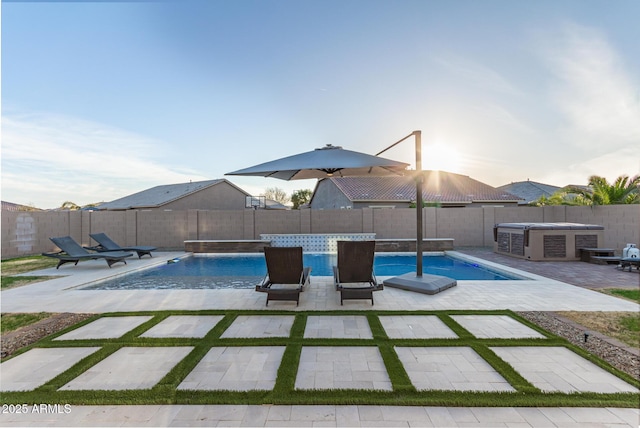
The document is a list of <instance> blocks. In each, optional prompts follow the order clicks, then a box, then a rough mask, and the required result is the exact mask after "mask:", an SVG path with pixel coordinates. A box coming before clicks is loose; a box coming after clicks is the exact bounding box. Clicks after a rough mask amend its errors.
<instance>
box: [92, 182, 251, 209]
mask: <svg viewBox="0 0 640 428" xmlns="http://www.w3.org/2000/svg"><path fill="white" fill-rule="evenodd" d="M247 196H250V195H249V194H248V193H247V192H245V191H244V190H242V189H240V188H239V187H238V186H236V185H235V184H233V183H231V182H229V181H227V180H225V179H217V180H206V181H194V182H189V183H180V184H166V185H161V186H156V187H152V188H150V189H147V190H143V191H141V192H137V193H134V194H131V195H129V196H125V197H123V198H120V199H116V200H114V201H111V202H106V203H104V204H100V205H99V206H98V207H97V208H96V209H98V210H101V211H102V210H111V211H114V210H187V209H191V210H193V209H196V210H240V209H245V208H246V205H245V201H246V198H247Z"/></svg>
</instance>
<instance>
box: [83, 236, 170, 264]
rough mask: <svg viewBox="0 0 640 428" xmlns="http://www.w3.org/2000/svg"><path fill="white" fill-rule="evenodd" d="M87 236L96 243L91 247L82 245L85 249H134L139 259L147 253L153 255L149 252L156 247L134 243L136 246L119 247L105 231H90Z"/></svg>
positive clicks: (103, 250) (102, 250) (100, 250)
mask: <svg viewBox="0 0 640 428" xmlns="http://www.w3.org/2000/svg"><path fill="white" fill-rule="evenodd" d="M89 236H90V237H91V239H93V240H94V241H96V242H97V243H98V245H95V246H93V247H84V248H86V249H87V250H93V251H98V252H105V251H135V252H136V254H138V258H139V259H140V258H142V256H144V255H148V256H149V257H153V256H152V255H151V252H152V251H155V250H156V249H157V248H156V247H151V246H147V245H136V246H133V247H121V246H120V245H118V244H116V243H115V242H114V241H113V240H112V239H111V238H109V237H108V236H107V234H106V233H90V234H89Z"/></svg>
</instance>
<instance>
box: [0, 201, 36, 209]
mask: <svg viewBox="0 0 640 428" xmlns="http://www.w3.org/2000/svg"><path fill="white" fill-rule="evenodd" d="M1 202H2V211H42V210H41V209H40V208H35V207H30V206H28V205H20V204H14V203H13V202H7V201H1Z"/></svg>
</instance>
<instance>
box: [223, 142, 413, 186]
mask: <svg viewBox="0 0 640 428" xmlns="http://www.w3.org/2000/svg"><path fill="white" fill-rule="evenodd" d="M408 166H409V164H407V163H404V162H397V161H394V160H390V159H385V158H381V157H379V156H373V155H368V154H366V153H360V152H353V151H351V150H344V149H343V148H342V147H340V146H332V145H331V144H327V145H326V146H325V147H323V148H320V149H315V150H313V151H311V152H305V153H300V154H297V155H293V156H288V157H286V158H281V159H277V160H274V161H271V162H265V163H261V164H260V165H256V166H252V167H249V168H245V169H240V170H238V171H233V172H228V173H226V174H225V175H244V176H255V177H274V178H279V179H281V180H306V179H310V178H326V177H332V176H334V175H335V176H338V177H342V176H364V175H391V174H402V173H403V171H404V170H405V169H406V168H407V167H408Z"/></svg>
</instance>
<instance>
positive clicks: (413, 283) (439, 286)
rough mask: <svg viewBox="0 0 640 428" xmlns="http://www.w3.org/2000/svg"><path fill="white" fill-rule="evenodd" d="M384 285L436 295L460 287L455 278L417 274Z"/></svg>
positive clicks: (398, 278) (410, 274)
mask: <svg viewBox="0 0 640 428" xmlns="http://www.w3.org/2000/svg"><path fill="white" fill-rule="evenodd" d="M382 283H383V284H384V286H385V287H393V288H400V289H402V290H409V291H415V292H416V293H422V294H436V293H439V292H441V291H444V290H446V289H448V288H451V287H455V286H456V285H458V282H457V281H456V280H455V279H453V278H449V277H446V276H440V275H428V274H427V275H425V274H423V275H422V276H417V275H416V273H415V272H409V273H406V274H404V275H400V276H395V277H393V278H389V279H386V280H384V281H383V282H382Z"/></svg>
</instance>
